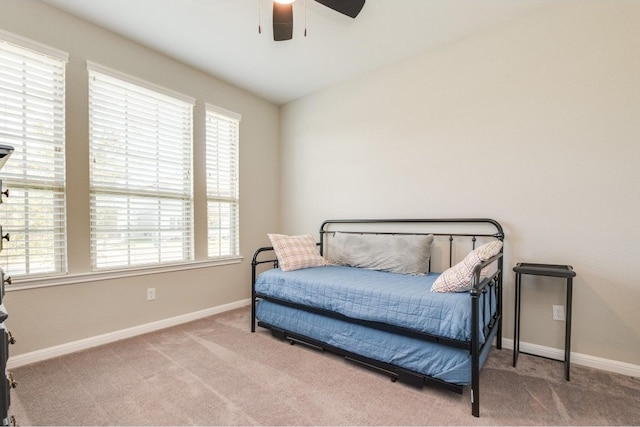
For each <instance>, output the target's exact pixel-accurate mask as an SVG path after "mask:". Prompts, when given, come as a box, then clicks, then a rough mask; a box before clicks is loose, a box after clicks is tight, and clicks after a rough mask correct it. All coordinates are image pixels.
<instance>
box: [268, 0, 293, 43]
mask: <svg viewBox="0 0 640 427" xmlns="http://www.w3.org/2000/svg"><path fill="white" fill-rule="evenodd" d="M292 37H293V4H281V3H277V2H275V1H274V2H273V39H274V40H275V41H282V40H291V38H292Z"/></svg>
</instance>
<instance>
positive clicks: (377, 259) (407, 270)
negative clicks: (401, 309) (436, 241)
mask: <svg viewBox="0 0 640 427" xmlns="http://www.w3.org/2000/svg"><path fill="white" fill-rule="evenodd" d="M432 242H433V235H432V234H428V235H403V234H351V233H339V232H337V233H335V235H334V236H333V239H332V240H331V241H330V244H329V249H328V252H327V258H328V259H329V262H330V263H332V264H337V265H347V266H350V267H360V268H367V269H370V270H379V271H389V272H393V273H401V274H413V275H417V276H421V275H423V274H426V273H427V272H428V270H429V257H430V256H431V243H432Z"/></svg>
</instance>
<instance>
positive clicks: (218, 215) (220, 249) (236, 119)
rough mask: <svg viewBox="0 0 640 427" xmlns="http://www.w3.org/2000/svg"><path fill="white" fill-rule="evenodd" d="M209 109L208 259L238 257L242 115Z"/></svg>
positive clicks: (208, 106)
mask: <svg viewBox="0 0 640 427" xmlns="http://www.w3.org/2000/svg"><path fill="white" fill-rule="evenodd" d="M206 110H207V130H206V132H207V137H206V138H207V212H208V213H207V219H208V225H209V236H208V239H209V258H216V257H231V256H237V255H239V254H240V248H239V246H240V244H239V240H240V239H239V234H240V233H239V226H240V225H239V224H240V221H239V194H238V143H239V138H240V115H239V114H236V113H233V112H231V111H226V110H223V109H221V108H218V107H214V106H213V105H209V104H207V106H206Z"/></svg>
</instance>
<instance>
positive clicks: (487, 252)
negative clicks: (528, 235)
mask: <svg viewBox="0 0 640 427" xmlns="http://www.w3.org/2000/svg"><path fill="white" fill-rule="evenodd" d="M501 249H502V240H493V241H491V242H489V243H485V244H484V245H482V246H480V247H479V248H476V249H475V250H473V251H471V252H470V253H469V254H468V255H467V256H466V257H464V259H463V260H462V261H460V262H459V263H457V264H456V265H454V266H453V267H451V268H448V269H447V270H445V272H444V273H442V274H441V275H440V276H439V277H438V278H437V279H436V281H435V282H434V283H433V286H432V287H431V292H464V291H468V290H470V289H471V278H472V277H473V269H474V268H475V267H476V265H478V264H480V263H481V262H483V261H486V260H488V259H489V258H491V257H493V256H495V255H498V253H500V250H501Z"/></svg>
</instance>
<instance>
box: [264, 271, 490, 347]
mask: <svg viewBox="0 0 640 427" xmlns="http://www.w3.org/2000/svg"><path fill="white" fill-rule="evenodd" d="M438 275H439V273H430V274H428V275H425V276H410V275H403V274H397V273H388V272H381V271H374V270H367V269H361V268H354V267H343V266H326V267H316V268H306V269H302V270H295V271H288V272H283V271H281V270H280V269H273V270H268V271H265V272H263V273H261V274H260V275H259V276H258V279H257V281H256V284H255V289H256V292H257V293H258V294H259V295H265V296H271V297H274V298H278V299H281V300H285V301H290V302H294V303H299V304H303V305H306V306H312V307H316V308H321V309H326V310H331V311H334V312H337V313H340V314H343V315H345V316H348V317H351V318H355V319H361V320H369V321H376V322H382V323H386V324H390V325H394V326H400V327H404V328H409V329H412V330H416V331H420V332H426V333H429V334H434V335H438V336H442V337H447V338H452V339H456V340H461V341H470V339H471V298H470V296H469V294H468V293H466V292H464V293H434V292H431V286H432V285H433V282H434V281H435V279H436V278H437V277H438ZM485 304H488V302H485ZM482 311H484V310H481V312H482ZM480 336H481V342H484V336H483V334H482V333H481V334H480Z"/></svg>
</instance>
